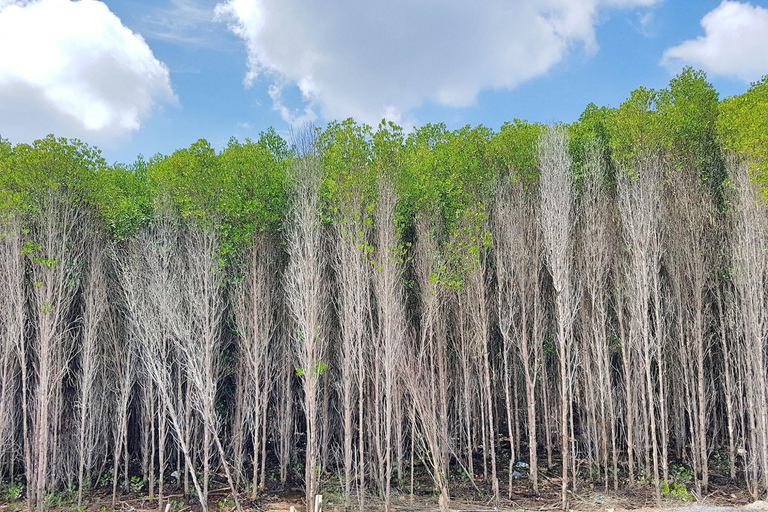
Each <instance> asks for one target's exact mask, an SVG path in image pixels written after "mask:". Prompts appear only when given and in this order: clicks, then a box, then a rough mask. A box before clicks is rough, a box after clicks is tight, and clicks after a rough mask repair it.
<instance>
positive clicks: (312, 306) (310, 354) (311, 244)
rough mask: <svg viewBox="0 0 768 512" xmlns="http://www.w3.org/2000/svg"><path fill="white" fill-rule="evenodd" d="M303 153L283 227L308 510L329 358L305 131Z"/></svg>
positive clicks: (313, 172) (313, 177)
mask: <svg viewBox="0 0 768 512" xmlns="http://www.w3.org/2000/svg"><path fill="white" fill-rule="evenodd" d="M305 137H306V139H307V140H303V141H299V142H300V143H303V144H304V145H305V147H304V148H303V150H304V154H303V155H302V156H301V157H299V158H296V159H295V160H293V162H292V163H291V170H290V179H291V190H290V214H289V224H288V228H287V230H286V243H287V245H286V250H287V252H288V256H289V258H290V259H289V262H288V269H287V270H286V273H285V276H286V279H285V291H286V300H287V305H288V308H289V310H290V312H291V316H292V318H293V320H294V322H295V328H294V332H293V346H294V351H295V356H296V360H297V362H298V368H299V370H298V373H299V377H300V379H301V382H302V386H303V388H304V416H305V421H306V440H307V445H306V460H305V467H304V479H305V486H306V488H305V495H306V504H307V510H308V511H309V510H311V509H312V505H313V503H314V497H315V495H316V494H317V492H318V486H317V471H316V469H317V465H318V463H319V461H318V460H317V455H318V442H319V439H318V427H319V425H318V421H319V419H320V418H319V408H318V405H319V404H318V398H319V392H320V390H319V384H320V376H321V374H322V372H323V371H324V370H325V368H326V365H327V362H326V361H325V360H324V358H325V351H326V346H327V340H326V339H324V338H323V334H324V331H323V330H322V329H321V326H322V325H323V323H324V322H325V314H326V311H325V309H326V306H325V304H326V299H325V297H326V287H327V283H326V282H325V281H324V267H325V259H326V257H325V248H324V244H323V240H322V230H321V226H320V204H319V200H320V197H319V194H320V182H321V179H322V168H321V166H320V162H319V160H318V157H317V156H316V155H315V154H314V153H313V151H314V144H315V143H314V141H313V140H309V139H310V138H311V137H312V135H311V134H310V133H307V134H305Z"/></svg>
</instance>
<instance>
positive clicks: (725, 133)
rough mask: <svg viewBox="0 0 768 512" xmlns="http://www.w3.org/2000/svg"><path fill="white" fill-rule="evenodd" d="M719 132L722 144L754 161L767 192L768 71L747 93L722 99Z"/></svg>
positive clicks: (756, 178)
mask: <svg viewBox="0 0 768 512" xmlns="http://www.w3.org/2000/svg"><path fill="white" fill-rule="evenodd" d="M718 112H719V116H718V119H717V133H718V137H719V140H720V143H721V144H722V146H723V148H724V149H726V150H728V151H732V152H734V153H736V154H737V155H739V156H741V157H743V158H745V159H747V160H748V161H749V162H750V163H751V172H752V174H753V176H754V178H755V180H756V181H757V182H758V183H760V184H761V186H762V187H763V191H764V195H768V194H766V190H767V189H766V185H768V75H766V76H764V77H763V78H762V80H760V81H758V82H754V83H753V84H752V86H751V87H750V88H749V90H747V91H746V92H745V93H744V94H740V95H738V96H733V97H731V98H726V99H724V100H723V101H721V102H720V105H719V111H718Z"/></svg>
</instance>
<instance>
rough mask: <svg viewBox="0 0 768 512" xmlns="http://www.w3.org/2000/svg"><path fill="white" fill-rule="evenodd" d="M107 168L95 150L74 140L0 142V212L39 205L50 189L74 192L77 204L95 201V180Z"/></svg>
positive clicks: (48, 138) (32, 208)
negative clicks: (14, 143)
mask: <svg viewBox="0 0 768 512" xmlns="http://www.w3.org/2000/svg"><path fill="white" fill-rule="evenodd" d="M106 167H107V165H106V162H105V161H104V159H103V158H102V157H101V153H100V151H99V150H98V149H95V148H92V147H90V146H88V145H86V144H83V143H82V142H80V141H79V140H77V139H65V138H55V137H54V136H53V135H49V136H48V137H46V138H44V139H40V140H36V141H35V142H33V143H32V144H31V145H29V144H17V145H16V146H11V145H10V144H9V143H7V142H6V141H2V142H0V211H5V212H8V211H28V210H35V209H37V208H39V207H40V206H41V203H42V201H45V198H46V197H47V196H48V194H46V193H45V192H46V191H47V190H48V189H51V188H58V187H63V188H66V189H68V190H70V191H72V192H74V194H73V195H74V197H75V199H76V200H78V201H87V202H96V200H97V198H98V197H99V189H98V187H97V186H96V184H97V180H96V177H97V175H98V174H99V173H101V172H102V171H103V170H104V169H105V168H106Z"/></svg>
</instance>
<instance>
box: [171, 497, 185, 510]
mask: <svg viewBox="0 0 768 512" xmlns="http://www.w3.org/2000/svg"><path fill="white" fill-rule="evenodd" d="M168 503H169V504H170V505H171V510H176V511H179V510H181V509H183V508H184V502H183V501H181V500H173V499H172V500H170V501H169V502H168Z"/></svg>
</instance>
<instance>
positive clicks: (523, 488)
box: [0, 474, 768, 512]
mask: <svg viewBox="0 0 768 512" xmlns="http://www.w3.org/2000/svg"><path fill="white" fill-rule="evenodd" d="M328 477H329V478H328V479H327V481H326V482H324V485H323V487H324V488H325V489H326V491H325V494H324V495H323V496H324V499H323V501H324V507H323V510H325V511H326V512H332V511H333V512H335V511H339V512H342V511H347V512H358V511H360V510H361V508H360V505H359V503H358V501H357V498H356V497H355V496H352V497H350V499H349V502H348V503H345V500H344V497H343V495H342V494H341V493H340V492H338V489H339V485H338V479H337V480H336V482H335V484H334V482H333V477H331V476H330V475H328ZM212 480H213V481H212V486H211V491H210V494H209V510H210V512H236V511H235V507H234V502H233V501H232V499H231V496H230V495H229V491H228V488H227V487H226V483H225V481H224V480H223V478H221V479H217V478H214V479H212ZM217 480H221V481H217ZM416 487H417V488H416V490H415V491H414V495H413V496H411V494H410V492H409V491H408V490H407V489H399V490H398V489H393V498H392V502H391V506H390V510H392V511H394V512H438V511H439V508H438V505H437V498H436V497H435V496H434V495H433V492H432V489H431V485H430V480H429V479H428V478H427V477H426V476H425V478H419V479H417V486H416ZM145 492H146V491H145ZM450 492H451V502H450V507H451V510H456V511H461V512H492V511H512V510H526V511H551V510H560V480H559V479H558V478H556V477H555V478H550V477H547V476H546V474H544V475H543V477H542V479H541V481H540V487H539V493H538V494H534V493H533V492H531V490H530V488H529V487H528V485H527V480H525V479H521V480H517V481H516V482H515V484H514V485H513V486H512V492H511V497H508V493H507V490H506V489H502V494H503V498H504V499H502V500H500V502H499V505H498V508H495V507H494V503H493V501H492V500H490V499H489V496H490V495H491V493H490V486H489V485H488V484H487V483H484V482H481V481H479V480H478V481H476V482H474V483H472V482H469V481H467V480H465V481H464V482H463V483H457V482H454V484H453V485H452V487H451V490H450ZM680 494H684V496H680ZM165 498H166V501H165V503H169V502H170V504H171V507H170V510H168V511H167V512H199V511H200V510H201V507H200V506H199V505H198V504H197V503H196V502H195V500H193V499H190V498H185V497H183V496H182V495H181V494H179V493H178V491H175V490H174V489H173V487H170V486H169V488H167V491H166V496H165ZM697 498H698V499H697ZM303 499H304V494H303V490H302V489H301V487H300V486H299V485H293V486H291V487H289V488H283V489H279V488H277V486H275V487H274V488H271V489H270V488H269V485H268V489H267V490H265V491H263V492H262V493H261V495H260V496H259V497H258V498H257V499H255V500H252V499H250V498H247V497H246V496H245V495H242V496H241V497H240V501H241V505H242V508H243V510H244V511H247V512H250V511H253V512H289V511H290V509H291V507H292V506H293V507H295V509H296V512H304V510H305V508H304V504H303ZM169 500H170V501H169ZM111 501H112V500H111V486H110V489H109V491H108V490H106V489H103V490H98V491H96V492H94V493H92V494H90V495H89V496H87V498H86V503H87V504H86V505H85V506H84V507H82V509H78V507H77V503H76V500H74V501H73V500H72V496H70V497H69V498H67V499H62V500H61V501H60V502H59V503H57V504H56V505H53V506H51V507H50V510H52V511H54V512H57V511H58V512H65V511H66V512H113V511H112V506H111V505H112V504H111ZM25 509H26V506H25V504H24V503H23V502H21V501H18V500H17V501H14V502H10V503H3V502H2V501H0V512H19V511H22V510H25ZM383 509H384V506H383V502H381V501H380V500H379V499H377V498H375V497H370V496H369V497H366V500H365V504H364V508H363V510H364V511H365V512H380V511H383ZM569 510H574V511H585V512H586V511H590V512H597V511H605V512H609V511H610V512H619V511H624V510H636V511H642V512H676V511H681V512H720V511H722V512H725V511H733V510H766V511H768V501H762V502H754V501H753V500H752V499H751V497H750V496H749V494H748V493H747V492H746V490H745V489H744V488H743V487H742V486H739V485H737V484H734V483H732V482H729V481H728V480H727V479H724V478H713V481H712V483H711V485H710V488H709V491H708V493H707V494H706V495H704V496H698V497H697V496H696V495H695V493H690V492H686V493H679V494H678V495H674V494H673V493H672V494H670V493H668V494H666V495H664V496H663V497H662V501H661V503H660V507H659V504H657V503H656V499H655V496H654V490H653V486H652V485H650V484H648V483H635V484H634V485H632V486H623V487H621V488H620V489H619V490H618V491H613V490H608V491H606V490H605V488H604V485H603V484H602V483H601V484H591V485H590V484H587V483H581V484H580V487H579V488H577V490H576V492H575V493H572V494H571V497H570V504H569ZM144 511H147V512H156V511H157V501H150V500H149V499H148V496H146V495H143V494H142V493H141V491H139V492H137V493H134V494H125V495H121V496H119V498H118V500H117V503H116V504H115V509H114V512H144Z"/></svg>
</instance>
